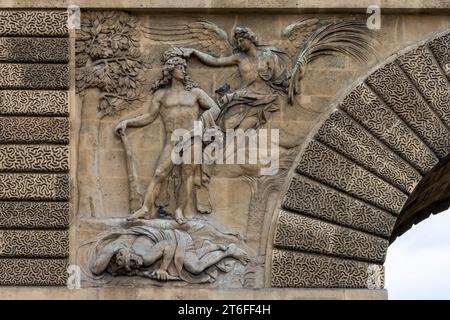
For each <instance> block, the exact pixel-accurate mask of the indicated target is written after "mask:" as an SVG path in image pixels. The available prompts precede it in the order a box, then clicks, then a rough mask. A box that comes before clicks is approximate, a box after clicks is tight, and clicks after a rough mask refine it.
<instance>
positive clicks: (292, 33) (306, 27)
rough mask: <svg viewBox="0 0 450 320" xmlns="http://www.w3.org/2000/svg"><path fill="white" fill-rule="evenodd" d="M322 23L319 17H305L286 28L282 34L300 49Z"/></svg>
mask: <svg viewBox="0 0 450 320" xmlns="http://www.w3.org/2000/svg"><path fill="white" fill-rule="evenodd" d="M321 22H322V23H321ZM321 24H323V21H319V19H317V18H304V19H302V20H299V21H297V22H294V23H292V24H290V25H288V26H287V27H286V28H284V30H283V32H282V34H281V36H282V38H283V39H284V40H288V41H289V44H290V45H291V46H293V47H294V48H296V49H298V48H299V47H300V46H301V45H302V44H304V43H305V41H306V39H307V38H308V37H309V36H311V33H312V32H313V31H315V30H316V29H317V28H319V27H320V25H321Z"/></svg>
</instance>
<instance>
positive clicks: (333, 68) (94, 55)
mask: <svg viewBox="0 0 450 320" xmlns="http://www.w3.org/2000/svg"><path fill="white" fill-rule="evenodd" d="M67 4H68V2H67V1H55V2H54V3H52V6H53V8H56V7H59V8H61V9H63V10H59V11H58V10H56V11H55V10H54V9H52V10H21V11H17V10H1V11H0V20H1V21H2V24H1V25H0V285H8V286H21V285H25V286H54V285H64V284H65V282H66V279H67V275H68V274H67V266H68V265H69V264H79V265H82V266H83V267H86V266H87V265H88V264H87V262H88V261H87V260H86V259H87V258H86V255H85V253H86V252H85V251H83V250H84V248H81V247H82V246H81V244H82V243H86V242H87V241H88V240H92V239H93V238H96V237H98V236H99V235H100V234H102V232H104V231H110V230H112V229H114V228H119V229H120V228H129V225H128V224H127V223H126V222H125V220H124V218H125V217H127V216H129V215H130V213H131V212H132V211H133V210H134V209H136V208H134V209H133V208H131V202H130V201H129V198H131V196H130V181H131V182H133V181H132V180H131V179H130V176H131V175H130V174H129V172H130V169H129V168H128V167H127V163H129V162H127V161H129V159H128V158H129V156H130V154H133V155H134V158H133V160H134V162H135V167H136V171H137V172H138V176H139V181H137V186H138V188H140V190H141V192H143V191H145V188H146V187H147V186H148V185H149V182H150V180H151V179H152V177H153V176H154V171H155V168H156V166H157V162H158V158H159V156H160V151H161V147H162V145H163V141H164V130H165V128H166V126H167V123H165V122H164V119H163V120H161V119H158V120H156V121H155V122H154V123H152V124H151V125H149V126H148V127H145V128H134V127H133V128H127V132H126V134H127V138H128V139H129V141H128V149H127V150H125V149H124V144H125V143H123V141H121V139H120V138H119V137H118V135H115V134H114V129H115V127H116V125H117V124H118V122H119V120H120V119H122V118H124V117H125V118H126V117H128V118H130V114H131V113H133V112H136V114H139V113H142V112H145V111H146V110H147V109H148V106H149V102H150V99H151V98H152V94H151V93H150V92H151V91H150V86H151V84H152V83H154V80H156V79H158V77H160V76H161V74H162V72H161V71H162V69H163V65H162V63H161V62H160V58H161V56H162V54H163V52H166V50H167V49H168V48H169V47H171V46H173V44H172V43H170V41H169V40H168V39H167V37H168V36H170V35H172V32H167V31H162V32H161V34H160V35H159V36H160V37H159V38H158V37H156V38H155V36H153V38H152V37H151V36H149V34H146V35H144V34H143V33H140V32H141V31H142V29H139V27H137V26H138V25H145V26H147V27H149V28H150V29H151V28H152V27H157V26H161V25H164V26H167V25H168V24H169V23H170V22H172V21H176V23H177V24H179V25H182V26H186V25H189V24H191V23H193V22H195V21H196V20H198V19H203V20H208V21H212V22H213V23H214V24H216V25H217V26H219V27H220V28H223V29H224V30H225V32H226V33H229V35H228V37H231V36H232V30H233V27H235V26H246V27H249V28H251V29H252V30H253V31H254V32H255V34H256V35H257V38H258V43H259V44H263V45H266V46H274V47H278V46H281V47H283V48H288V47H289V46H290V45H292V44H289V43H287V42H286V40H285V39H283V38H282V36H281V34H282V32H283V29H284V28H285V27H286V26H288V25H289V24H291V23H294V22H297V21H299V20H300V19H302V18H304V17H306V15H305V13H306V12H308V16H309V15H310V14H311V12H314V15H315V16H317V17H318V18H319V20H321V19H325V18H330V17H331V18H332V19H335V20H336V21H340V20H341V19H346V18H349V17H351V18H355V17H356V18H357V19H363V20H364V19H365V18H366V16H365V9H366V7H367V5H368V4H371V3H369V2H367V1H357V3H354V2H353V3H350V2H349V1H330V2H329V3H327V7H328V8H341V9H343V8H352V9H354V10H353V11H352V13H356V12H357V13H360V15H358V16H353V15H352V14H351V13H350V12H347V11H345V12H344V11H341V12H342V14H336V13H331V14H330V15H328V14H327V15H325V14H324V13H323V12H321V11H320V10H319V11H311V10H312V9H318V8H323V6H324V4H323V3H320V2H317V1H290V0H288V1H284V2H283V3H281V4H280V3H279V2H276V1H266V2H264V3H261V2H257V1H244V2H242V1H228V2H225V1H224V2H218V1H199V0H195V1H189V2H183V3H180V2H179V1H172V0H169V1H152V2H148V1H131V0H130V1H120V3H117V4H114V5H113V4H112V3H111V2H110V1H102V0H98V1H95V2H94V3H92V2H91V3H88V2H87V1H84V0H81V1H79V5H80V6H81V7H82V8H87V7H95V8H113V9H114V8H115V9H117V8H119V7H120V8H135V9H138V10H135V11H132V13H125V12H121V11H120V12H118V15H117V17H118V18H117V19H113V21H112V23H113V24H115V27H114V28H113V27H111V26H108V25H107V23H106V26H105V25H102V26H101V27H99V26H98V24H97V25H95V22H94V20H95V14H93V15H92V16H91V18H90V19H93V20H92V21H91V22H90V23H92V25H90V27H88V28H84V30H83V32H85V33H84V34H81V36H80V33H79V34H78V40H77V44H76V47H75V48H72V47H71V46H72V45H73V42H71V40H73V39H70V38H69V32H68V30H67V24H66V23H67V13H66V11H65V9H66V5H67ZM14 5H16V6H19V5H20V6H22V7H34V8H43V7H45V6H48V2H46V3H44V2H42V1H40V0H37V1H10V0H6V1H2V2H1V3H0V7H5V6H6V7H8V6H10V7H11V6H14ZM166 8H172V9H176V10H174V11H172V12H169V13H167V12H164V10H162V9H166ZM258 8H259V9H258ZM382 8H383V10H384V8H385V9H386V11H384V12H386V13H388V12H389V13H392V14H384V15H383V16H382V29H381V30H380V31H378V32H379V35H380V36H381V39H382V41H381V43H382V45H378V46H377V47H376V50H377V53H378V60H377V58H375V57H372V58H371V60H370V61H368V62H367V63H366V64H363V65H361V64H357V63H355V62H353V61H352V60H350V58H349V57H348V56H339V57H326V58H323V57H322V58H320V59H317V60H316V61H314V62H312V63H311V64H309V65H308V68H307V70H306V72H305V74H304V75H303V78H302V80H301V82H300V88H299V89H300V93H299V94H298V95H297V96H295V98H294V105H293V106H290V105H288V104H287V100H286V99H281V100H280V101H279V106H278V105H277V108H278V109H277V110H276V111H275V112H272V114H271V116H270V119H268V121H267V124H264V125H265V126H266V127H267V128H276V129H280V144H281V146H282V151H281V152H282V156H281V163H280V166H281V167H282V173H281V174H280V175H279V176H276V177H272V178H270V177H263V178H256V177H255V176H252V175H251V174H250V175H249V174H248V173H249V172H251V170H249V169H248V168H247V167H246V166H238V165H233V166H224V167H219V168H216V169H217V171H216V172H215V173H214V174H212V178H211V181H209V188H210V194H209V196H210V199H209V200H210V201H211V203H212V204H213V209H212V212H211V214H209V215H201V216H200V218H201V219H200V221H202V223H203V222H204V221H208V223H210V224H211V225H212V226H213V227H214V228H215V229H214V228H213V229H208V227H205V226H204V225H203V226H202V228H199V229H198V230H201V232H198V233H196V232H197V231H196V232H192V230H191V229H189V228H194V227H193V226H192V225H191V224H189V223H188V224H185V225H181V226H178V225H175V227H173V225H174V224H173V223H174V221H173V219H171V217H165V219H161V220H162V221H163V222H164V223H165V224H167V225H165V227H166V228H167V229H171V228H172V229H173V228H175V229H177V230H178V231H179V230H181V231H182V232H180V233H181V234H182V235H183V237H185V238H183V241H186V244H190V243H189V242H188V241H187V240H186V238H187V237H186V234H188V235H189V236H191V235H192V234H194V235H195V236H193V238H194V239H193V242H194V244H195V246H192V247H196V249H198V248H202V247H201V246H203V245H204V244H205V243H206V244H208V242H205V241H204V240H211V239H214V240H215V241H213V242H214V243H215V242H217V243H218V244H220V245H221V246H222V248H226V249H218V251H223V252H225V253H229V252H230V251H232V250H228V249H229V247H227V246H229V245H230V244H234V245H237V246H238V247H239V248H243V250H245V251H246V252H248V253H250V254H249V256H250V261H249V262H248V263H247V264H243V263H242V264H241V263H240V262H239V261H235V260H236V259H235V260H233V263H234V265H233V266H232V267H230V266H229V265H228V262H229V260H227V261H225V263H224V265H221V266H220V267H221V268H222V269H220V270H217V269H215V271H211V270H209V273H210V274H211V275H212V277H213V278H214V279H213V280H214V281H212V282H211V283H209V282H208V283H201V284H192V283H189V284H186V283H183V282H179V281H178V280H179V279H178V280H177V281H169V282H168V283H167V284H165V288H154V287H153V286H154V285H159V282H158V280H157V279H155V278H151V279H149V278H148V277H147V278H145V277H117V278H114V279H113V282H112V283H113V285H114V286H117V287H119V288H118V289H116V288H88V287H94V286H98V283H96V282H95V281H94V280H92V279H87V278H83V282H82V285H83V286H85V288H83V289H82V290H80V291H77V292H70V293H68V292H67V291H66V290H65V289H64V288H55V289H52V291H51V293H50V291H49V297H51V295H52V294H54V295H55V296H56V295H60V297H59V298H63V297H68V298H70V297H72V298H92V297H97V298H98V297H100V298H102V297H104V298H106V297H110V298H136V299H139V298H149V297H155V296H158V297H159V298H172V297H174V296H177V297H182V298H202V297H203V298H204V297H208V298H215V297H222V298H224V297H225V298H234V299H236V298H242V299H244V298H280V299H283V298H303V297H309V298H332V299H334V298H339V299H346V298H357V297H371V298H386V293H385V291H382V290H380V288H383V286H384V271H383V269H382V263H383V262H384V259H385V256H386V250H387V247H388V245H389V239H390V238H391V237H392V236H393V230H396V229H395V227H394V226H395V224H396V221H400V220H401V222H403V223H404V225H402V228H405V229H407V227H408V226H409V225H410V224H411V221H414V219H413V218H411V219H410V217H408V218H402V213H403V211H402V210H403V209H404V205H405V203H407V201H408V199H410V200H411V199H412V201H414V199H416V201H418V200H417V199H422V198H421V196H420V195H416V194H415V193H414V192H415V190H416V188H417V186H418V185H419V186H420V185H421V181H427V179H426V177H427V175H428V174H429V173H430V172H431V171H432V170H433V168H435V166H436V165H437V164H438V163H441V164H442V162H443V161H444V160H445V158H446V157H447V156H448V153H449V151H450V144H449V141H450V132H449V127H450V107H449V106H450V105H449V103H448V102H449V99H450V94H449V90H448V89H449V82H448V81H449V79H450V54H449V53H448V52H449V50H448V49H449V36H448V34H441V35H439V34H436V32H440V31H445V30H448V28H449V27H450V22H449V21H450V20H449V16H448V15H446V14H442V15H439V16H434V15H429V14H428V12H434V10H437V9H438V8H441V10H443V9H445V10H450V5H447V3H443V2H442V1H430V2H422V1H418V2H414V3H405V2H404V1H384V2H383V4H382ZM185 9H196V10H191V11H189V14H187V13H186V12H183V10H185ZM419 9H424V11H422V15H419V16H416V17H411V16H408V15H406V14H405V13H406V12H407V11H408V10H410V11H415V10H419ZM258 10H261V11H258ZM427 10H428V11H427ZM83 12H85V11H83ZM99 12H100V13H101V12H103V10H100V11H99ZM155 12H157V13H158V14H154V13H155ZM425 12H427V14H425ZM267 13H270V16H269V15H267ZM441 13H447V11H441ZM150 14H151V19H150V18H149V16H150ZM92 17H93V18H92ZM126 22H128V23H129V25H128V27H127V28H128V29H126V31H124V32H121V31H120V32H119V31H117V30H119V29H120V28H121V27H122V26H123V25H125V24H126ZM84 23H86V22H84ZM418 26H420V27H418ZM191 29H192V28H191ZM182 30H185V29H183V28H182V29H181V30H180V29H177V30H175V31H176V33H177V37H178V38H182V36H183V31H182ZM136 31H137V32H136ZM172 31H173V30H172ZM92 35H94V36H95V38H96V39H98V43H96V44H93V45H91V46H89V45H88V46H86V43H87V41H88V39H89V37H91V36H92ZM417 41H422V42H421V43H419V44H418V45H413V44H414V43H416V42H417ZM97 45H98V46H97ZM222 45H223V43H220V41H219V40H217V41H215V42H214V43H212V44H211V45H210V46H209V47H208V48H207V49H205V48H206V47H207V46H206V47H202V49H204V50H211V51H210V53H214V54H216V56H218V55H221V56H225V54H223V53H220V54H219V53H217V52H214V50H215V49H217V48H218V47H220V46H222ZM410 45H413V46H412V47H410V48H408V49H406V50H404V51H402V52H400V53H398V54H397V55H395V56H393V57H391V58H389V57H390V56H391V55H392V54H393V53H394V52H396V51H397V50H399V49H402V48H405V47H407V46H410ZM96 46H97V47H96ZM176 46H188V47H190V46H191V44H189V43H185V42H182V41H179V42H178V43H177V44H176ZM235 50H236V48H235ZM71 54H72V56H70V55H71ZM75 54H77V57H76V61H72V60H74V59H72V58H73V57H74V56H75ZM69 60H70V61H69ZM144 62H145V64H144ZM75 65H76V67H75ZM374 66H376V67H375V68H374ZM74 68H76V70H74ZM80 70H83V72H80ZM75 71H76V74H75ZM186 72H187V73H188V74H189V76H190V77H191V78H192V80H193V81H194V82H195V83H197V84H198V86H199V87H200V88H201V89H202V90H204V91H205V92H206V94H207V95H209V96H210V97H212V98H214V99H215V98H217V93H215V91H216V90H217V89H218V88H219V87H221V86H223V85H224V84H225V83H229V84H230V85H231V88H232V90H234V89H235V88H236V87H238V86H239V81H238V80H240V79H239V74H238V73H239V72H240V71H237V69H236V68H235V67H223V68H212V67H211V66H206V65H204V64H202V63H200V62H199V61H198V59H197V58H192V59H191V60H189V61H188V64H187V71H186ZM237 74H238V76H236V75H237ZM72 77H75V82H76V83H72V82H73V81H72V80H73V79H72ZM355 81H356V82H355ZM69 88H70V90H69ZM75 88H76V89H75ZM75 90H77V93H78V94H77V96H76V99H73V97H74V96H75V92H74V91H75ZM140 90H142V93H141V92H140ZM72 100H76V101H72ZM69 101H70V104H71V105H70V108H69ZM118 101H119V102H120V101H124V103H123V104H121V103H119V102H118ZM69 111H70V112H69ZM114 111H117V112H116V113H114ZM130 150H131V151H130ZM69 151H70V152H69ZM136 155H137V156H136ZM69 169H70V170H69ZM74 169H76V172H77V177H76V178H77V179H76V180H75V179H74V181H71V179H70V177H73V176H74V175H72V176H71V174H72V173H73V172H74V171H73V170H74ZM439 172H441V171H439ZM442 172H444V170H443V171H442ZM436 176H438V174H436V175H435V177H436ZM424 177H425V179H424V180H422V179H423V178H424ZM203 178H205V176H203ZM436 179H437V178H435V179H431V180H433V181H434V180H436ZM200 181H201V182H204V180H201V179H197V180H196V183H197V184H196V185H195V186H196V188H197V187H199V182H200ZM284 182H286V190H283V183H284ZM425 189H426V188H425ZM426 190H428V189H426ZM428 191H429V192H432V193H433V194H437V193H438V192H439V191H436V190H434V189H433V190H431V191H430V190H428ZM411 195H412V196H411ZM70 196H73V197H74V198H73V199H70ZM203 196H204V195H203ZM204 198H207V196H204ZM69 202H70V205H69ZM69 207H70V208H72V211H73V212H71V214H72V216H71V217H73V220H72V219H71V222H72V225H71V226H69ZM167 211H168V212H171V211H173V210H172V208H170V209H167ZM414 212H415V211H414ZM194 217H195V216H194ZM397 217H401V219H400V220H397ZM188 218H192V217H188ZM197 218H198V216H197ZM194 221H195V222H198V221H197V220H195V219H194ZM69 227H70V228H71V232H69ZM197 227H198V226H197ZM183 228H184V229H183ZM194 229H195V228H194ZM216 229H217V230H219V229H220V232H219V231H217V230H216ZM127 230H129V229H127ZM196 230H197V229H196ZM402 230H403V229H402ZM183 232H184V233H183ZM190 232H191V233H190ZM202 232H205V233H206V234H207V236H205V235H203V234H201V233H202ZM214 232H219V233H220V236H218V235H217V233H214ZM210 233H213V234H214V236H211V234H210ZM199 234H201V235H199ZM196 236H198V237H196ZM69 238H70V241H69ZM169 238H170V237H169ZM230 239H231V240H230ZM236 239H238V240H236ZM183 241H181V242H180V243H184V242H183ZM69 242H70V245H69ZM186 247H189V248H191V246H190V245H189V246H186ZM86 248H87V247H86ZM231 248H233V247H231ZM69 249H70V250H69ZM199 256H200V255H199ZM241 257H242V256H241ZM69 261H70V262H69ZM213 267H214V268H216V266H213ZM230 268H231V269H230ZM233 268H234V269H233ZM226 269H229V270H233V272H228V273H226V274H224V273H225V272H223V270H226ZM222 272H223V273H222ZM210 274H208V276H211V275H210ZM180 283H181V284H180ZM130 284H131V285H133V286H135V287H136V288H135V289H133V292H130V291H127V290H122V289H123V288H124V287H126V286H128V287H129V286H130ZM180 286H183V288H180ZM187 288H188V289H187ZM259 288H265V289H264V290H265V291H264V292H263V291H260V290H255V289H259ZM278 288H282V289H278ZM285 288H297V289H285ZM299 288H341V289H336V290H335V291H317V290H316V291H314V290H311V291H307V292H308V293H306V291H303V290H302V289H299ZM343 288H345V289H343ZM347 288H364V289H367V288H370V289H372V291H370V292H368V291H364V290H361V291H360V290H356V291H352V290H349V289H347ZM119 289H120V290H122V291H120V290H119ZM373 289H375V290H373ZM45 290H46V289H45ZM281 290H282V291H281ZM294 290H295V291H294ZM119 291H120V292H119ZM191 291H192V292H191ZM5 292H6V293H5ZM41 294H42V293H41V292H39V291H30V292H29V293H24V291H22V290H21V289H20V288H12V287H11V291H6V290H0V298H1V297H5V296H6V297H15V295H18V296H22V297H25V296H28V297H39V296H40V295H41Z"/></svg>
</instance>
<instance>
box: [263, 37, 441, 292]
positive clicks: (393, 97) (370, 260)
mask: <svg viewBox="0 0 450 320" xmlns="http://www.w3.org/2000/svg"><path fill="white" fill-rule="evenodd" d="M449 81H450V30H447V31H446V32H444V33H441V34H438V35H436V36H435V37H433V38H431V39H428V40H426V41H423V42H420V43H418V44H416V45H414V46H412V47H409V48H407V49H405V50H402V51H401V52H399V53H397V54H395V55H393V56H392V57H390V58H389V59H387V61H385V62H384V63H383V64H382V65H380V66H378V67H376V68H375V69H373V71H372V72H370V73H369V74H368V75H366V76H364V77H363V78H361V79H360V80H359V81H358V82H357V83H356V85H355V86H353V87H352V88H351V90H349V91H348V92H347V94H346V95H345V96H344V97H343V99H340V100H339V102H338V103H337V104H336V105H335V106H334V108H332V110H331V111H330V113H329V114H328V115H327V116H326V117H325V118H324V120H323V121H321V123H320V125H319V126H318V127H317V128H316V129H315V130H314V131H313V132H312V133H311V135H310V137H309V139H308V140H307V142H306V143H305V144H304V145H303V146H302V150H301V151H300V154H299V156H298V157H297V160H296V162H295V163H294V165H293V167H292V168H291V171H290V173H289V175H288V178H287V181H286V186H285V189H284V192H283V194H282V198H281V199H280V200H279V205H278V206H277V208H279V209H277V212H275V214H274V218H273V220H274V221H273V223H272V231H271V233H270V240H269V242H270V243H271V244H269V246H268V248H267V261H268V263H267V269H266V270H267V277H266V279H267V285H268V286H272V287H322V288H333V287H335V288H382V287H383V285H384V272H383V267H382V265H383V263H384V261H385V258H386V253H387V249H388V246H389V243H390V240H391V241H392V240H393V239H395V237H396V236H397V235H398V234H400V233H401V232H404V231H405V230H407V229H408V228H409V227H410V226H411V224H412V223H416V222H417V221H420V219H423V218H424V217H426V216H427V214H428V215H429V214H430V212H436V211H439V210H442V208H445V207H446V206H447V207H448V203H449V201H448V199H445V198H446V196H445V192H444V193H442V192H441V193H442V194H441V195H440V196H437V198H438V199H435V200H436V201H431V202H430V203H429V204H428V206H427V205H425V206H424V208H421V209H422V211H420V210H416V209H417V208H415V207H414V206H413V205H410V204H411V203H414V201H416V202H417V200H418V199H424V198H425V197H426V195H427V194H429V193H430V190H429V188H428V190H427V188H426V187H423V185H424V184H425V185H427V183H426V181H434V183H435V185H436V183H439V180H440V177H441V176H442V173H443V172H445V170H450V169H449V168H450V167H449V166H447V164H448V157H447V156H448V154H449V153H450V82H449ZM447 180H450V179H447ZM421 181H423V182H422V183H421ZM446 185H447V186H448V185H450V182H449V183H447V184H446ZM424 189H425V191H426V192H425V193H424V192H423V190H424ZM421 190H422V191H421ZM447 190H448V189H447ZM444 200H446V201H444ZM405 204H406V205H405ZM411 208H415V209H414V210H415V211H417V212H415V211H414V210H413V209H411ZM419 213H420V214H419ZM405 217H406V218H405ZM408 217H409V218H408ZM397 222H400V223H397ZM396 223H397V225H396Z"/></svg>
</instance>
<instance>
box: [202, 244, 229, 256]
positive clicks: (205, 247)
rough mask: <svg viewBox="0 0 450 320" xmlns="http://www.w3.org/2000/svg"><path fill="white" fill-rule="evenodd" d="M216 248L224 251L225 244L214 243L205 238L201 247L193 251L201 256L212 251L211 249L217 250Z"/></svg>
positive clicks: (225, 248)
mask: <svg viewBox="0 0 450 320" xmlns="http://www.w3.org/2000/svg"><path fill="white" fill-rule="evenodd" d="M217 250H222V251H226V250H227V246H226V245H223V244H216V243H213V242H211V241H209V240H205V241H203V245H202V247H201V248H199V249H197V250H196V251H195V252H196V254H197V256H198V257H199V258H202V257H203V256H204V255H205V254H207V253H210V252H213V251H217Z"/></svg>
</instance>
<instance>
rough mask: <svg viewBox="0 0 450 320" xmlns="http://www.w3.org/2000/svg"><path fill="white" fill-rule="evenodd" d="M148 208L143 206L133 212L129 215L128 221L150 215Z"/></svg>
mask: <svg viewBox="0 0 450 320" xmlns="http://www.w3.org/2000/svg"><path fill="white" fill-rule="evenodd" d="M148 211H149V210H148V208H147V207H146V206H142V208H140V209H139V210H137V211H136V212H135V213H133V214H132V215H131V216H129V217H127V221H136V220H137V219H139V218H143V217H144V216H146V215H148Z"/></svg>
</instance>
